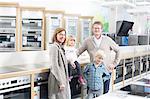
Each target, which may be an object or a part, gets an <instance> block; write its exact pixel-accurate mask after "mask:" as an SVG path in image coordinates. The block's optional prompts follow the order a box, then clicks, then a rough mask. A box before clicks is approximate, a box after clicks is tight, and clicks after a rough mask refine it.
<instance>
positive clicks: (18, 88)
mask: <svg viewBox="0 0 150 99" xmlns="http://www.w3.org/2000/svg"><path fill="white" fill-rule="evenodd" d="M29 87H31V85H30V84H28V85H23V86H17V87H14V88H8V89H3V90H0V94H3V93H6V92H10V91H15V90H20V89H24V88H29Z"/></svg>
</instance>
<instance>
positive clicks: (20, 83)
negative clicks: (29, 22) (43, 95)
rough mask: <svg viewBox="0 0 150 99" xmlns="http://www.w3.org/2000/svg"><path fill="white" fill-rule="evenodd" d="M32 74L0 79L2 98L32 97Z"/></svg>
mask: <svg viewBox="0 0 150 99" xmlns="http://www.w3.org/2000/svg"><path fill="white" fill-rule="evenodd" d="M30 86H31V85H30V76H20V77H13V78H6V79H0V99H30V97H31V94H30V93H31V88H30Z"/></svg>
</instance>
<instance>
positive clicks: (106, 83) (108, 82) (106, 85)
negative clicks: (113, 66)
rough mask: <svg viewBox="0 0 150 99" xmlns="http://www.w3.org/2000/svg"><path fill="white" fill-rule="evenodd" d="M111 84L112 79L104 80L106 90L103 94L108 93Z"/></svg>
mask: <svg viewBox="0 0 150 99" xmlns="http://www.w3.org/2000/svg"><path fill="white" fill-rule="evenodd" d="M110 76H111V73H110ZM109 85H110V79H108V80H106V81H105V82H104V88H103V90H104V92H103V94H105V93H108V91H109Z"/></svg>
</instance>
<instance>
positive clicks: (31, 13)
mask: <svg viewBox="0 0 150 99" xmlns="http://www.w3.org/2000/svg"><path fill="white" fill-rule="evenodd" d="M20 22H21V23H20V33H21V50H22V51H30V50H44V8H38V7H21V8H20Z"/></svg>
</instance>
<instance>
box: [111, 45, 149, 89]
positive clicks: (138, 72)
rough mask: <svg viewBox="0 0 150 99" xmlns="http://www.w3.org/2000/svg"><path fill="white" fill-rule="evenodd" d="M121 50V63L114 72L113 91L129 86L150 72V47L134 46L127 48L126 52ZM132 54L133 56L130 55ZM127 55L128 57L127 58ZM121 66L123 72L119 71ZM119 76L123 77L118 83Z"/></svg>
mask: <svg viewBox="0 0 150 99" xmlns="http://www.w3.org/2000/svg"><path fill="white" fill-rule="evenodd" d="M120 49H122V50H121V54H122V55H121V61H120V63H119V65H118V66H116V68H115V69H114V71H113V76H114V77H113V83H112V89H113V90H116V89H120V88H121V87H123V86H126V85H129V84H130V83H131V82H133V81H136V80H139V79H141V78H142V77H143V76H145V75H148V74H149V72H150V71H149V70H150V69H149V68H150V53H149V46H133V47H132V48H131V47H126V49H127V50H126V51H125V50H124V48H123V47H122V48H120ZM129 49H130V50H129ZM131 52H132V55H131V54H130V53H131ZM127 53H128V57H127V56H126V54H127ZM124 54H125V55H124ZM129 54H130V55H129ZM123 61H124V64H123ZM120 66H122V67H123V72H122V69H121V68H120V69H118V67H120ZM117 69H118V70H117ZM116 71H119V72H116ZM118 75H123V77H122V76H120V77H121V78H120V79H121V80H120V81H118V82H116V80H118ZM122 78H123V79H122Z"/></svg>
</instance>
